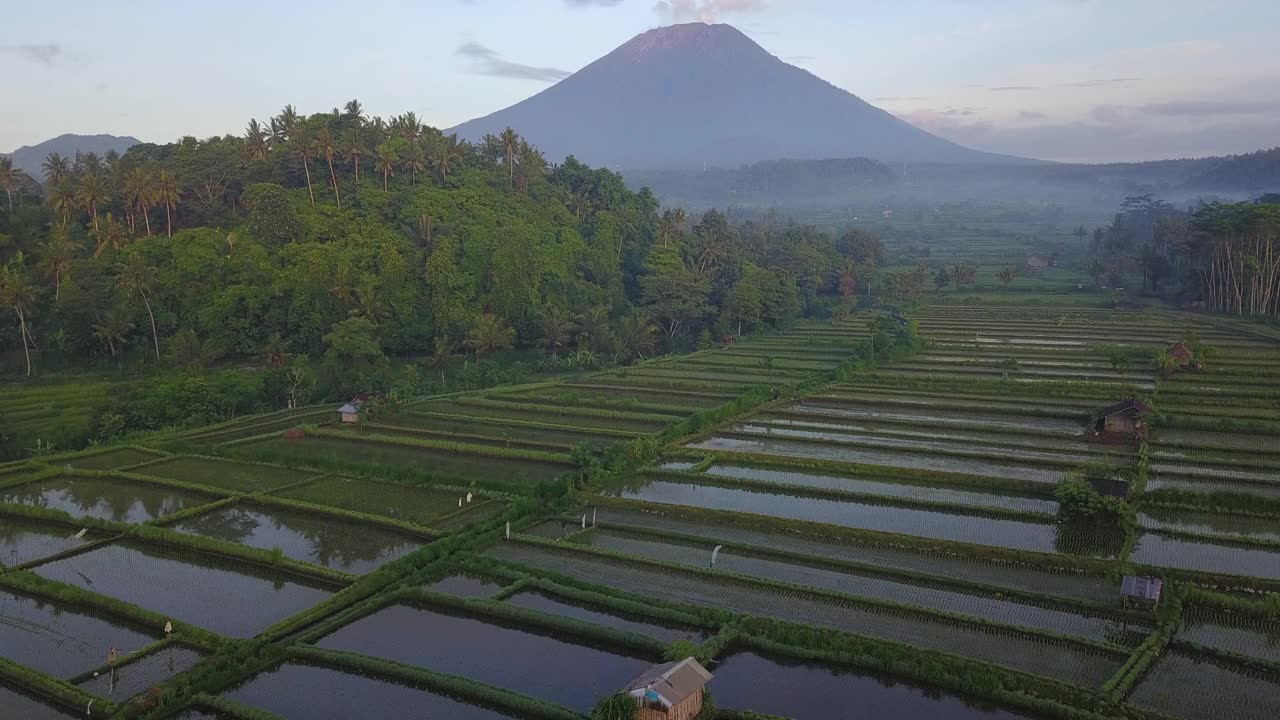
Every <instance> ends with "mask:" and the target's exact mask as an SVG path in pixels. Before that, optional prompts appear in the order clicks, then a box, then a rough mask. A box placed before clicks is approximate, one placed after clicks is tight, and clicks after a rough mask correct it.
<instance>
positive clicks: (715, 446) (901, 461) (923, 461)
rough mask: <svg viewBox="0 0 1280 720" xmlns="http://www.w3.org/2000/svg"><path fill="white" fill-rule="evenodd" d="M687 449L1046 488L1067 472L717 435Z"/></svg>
mask: <svg viewBox="0 0 1280 720" xmlns="http://www.w3.org/2000/svg"><path fill="white" fill-rule="evenodd" d="M687 447H690V448H693V449H695V450H719V451H728V452H740V453H754V454H757V455H768V456H776V457H788V458H807V459H812V460H834V461H837V462H845V463H855V464H862V465H883V466H888V467H898V468H906V469H911V470H928V471H934V472H948V473H959V474H964V475H981V476H985V477H996V478H1004V479H1007V480H1026V481H1032V482H1041V483H1046V484H1052V483H1056V482H1058V481H1059V480H1061V479H1062V478H1063V477H1064V476H1065V474H1066V470H1064V469H1057V468H1053V469H1047V468H1043V467H1037V466H1034V465H1025V464H1024V465H1019V464H1015V463H1003V462H994V461H991V460H983V459H976V458H965V457H958V456H955V455H949V454H938V455H925V454H920V453H913V452H907V451H905V450H900V451H895V450H888V449H877V448H863V447H855V446H838V445H823V444H820V443H810V442H801V441H794V440H792V441H788V440H772V439H770V440H751V439H745V438H735V437H724V436H718V435H717V436H714V437H711V438H709V439H707V440H701V441H698V442H693V443H690V444H689V445H688V446H687Z"/></svg>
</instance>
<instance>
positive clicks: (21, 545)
mask: <svg viewBox="0 0 1280 720" xmlns="http://www.w3.org/2000/svg"><path fill="white" fill-rule="evenodd" d="M78 532H79V531H78V530H77V529H76V528H73V527H70V526H67V525H60V524H57V523H46V522H40V521H38V520H28V519H25V518H19V517H8V516H3V515H0V567H16V566H18V565H22V564H24V563H28V562H32V561H34V560H39V559H40V558H46V557H49V556H51V555H56V554H58V553H60V552H64V551H66V550H71V549H73V548H77V547H79V546H81V545H83V544H85V543H86V542H89V541H90V540H92V539H93V538H95V537H96V534H86V535H85V536H84V537H82V538H77V537H76V534H77V533H78Z"/></svg>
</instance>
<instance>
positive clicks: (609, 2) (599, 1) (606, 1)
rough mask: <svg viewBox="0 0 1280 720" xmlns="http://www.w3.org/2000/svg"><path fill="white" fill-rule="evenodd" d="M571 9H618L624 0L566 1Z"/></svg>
mask: <svg viewBox="0 0 1280 720" xmlns="http://www.w3.org/2000/svg"><path fill="white" fill-rule="evenodd" d="M564 4H565V5H568V6H569V7H578V8H582V7H617V6H618V5H621V4H622V0H564Z"/></svg>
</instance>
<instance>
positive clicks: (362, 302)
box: [356, 281, 387, 327]
mask: <svg viewBox="0 0 1280 720" xmlns="http://www.w3.org/2000/svg"><path fill="white" fill-rule="evenodd" d="M356 304H357V305H358V306H359V307H360V313H361V314H362V315H364V316H365V318H367V319H368V320H369V322H371V323H373V325H374V327H377V325H378V324H379V323H380V322H382V321H383V320H385V319H386V317H387V306H386V304H385V303H383V302H382V296H381V295H380V294H378V285H377V284H376V283H374V282H368V281H366V282H364V283H363V284H361V285H360V286H359V287H357V288H356Z"/></svg>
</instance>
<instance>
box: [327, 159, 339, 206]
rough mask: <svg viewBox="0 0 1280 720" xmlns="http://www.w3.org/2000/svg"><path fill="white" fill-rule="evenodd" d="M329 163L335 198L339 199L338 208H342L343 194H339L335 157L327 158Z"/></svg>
mask: <svg viewBox="0 0 1280 720" xmlns="http://www.w3.org/2000/svg"><path fill="white" fill-rule="evenodd" d="M325 160H327V161H328V163H329V180H330V181H332V182H333V198H334V199H335V200H337V201H338V209H339V210H341V209H342V195H340V194H338V175H337V173H335V172H334V171H333V158H331V157H330V158H325Z"/></svg>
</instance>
